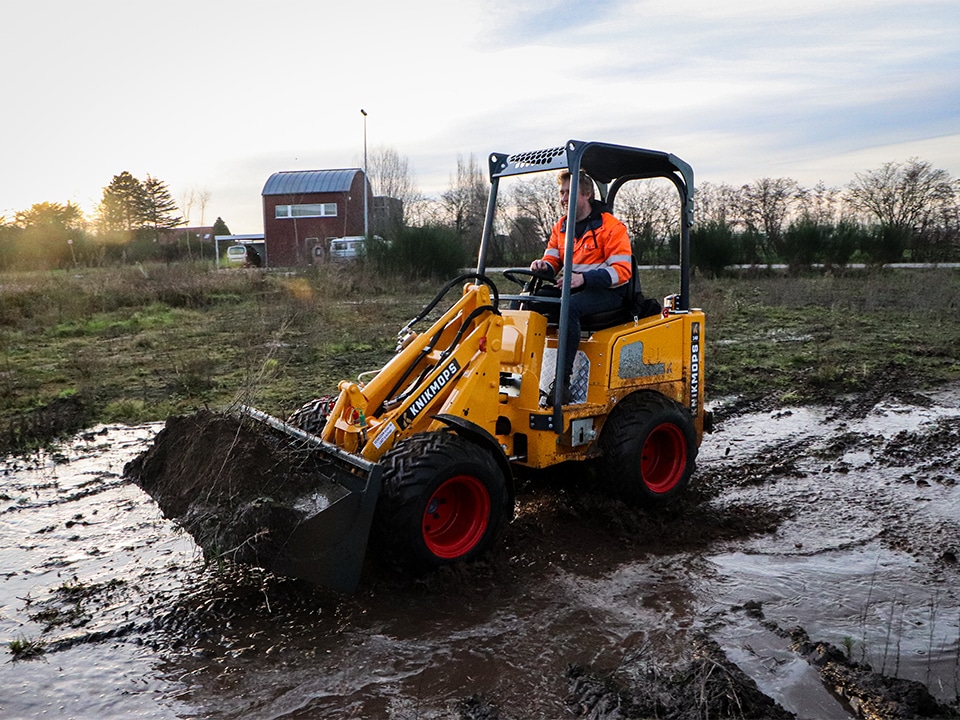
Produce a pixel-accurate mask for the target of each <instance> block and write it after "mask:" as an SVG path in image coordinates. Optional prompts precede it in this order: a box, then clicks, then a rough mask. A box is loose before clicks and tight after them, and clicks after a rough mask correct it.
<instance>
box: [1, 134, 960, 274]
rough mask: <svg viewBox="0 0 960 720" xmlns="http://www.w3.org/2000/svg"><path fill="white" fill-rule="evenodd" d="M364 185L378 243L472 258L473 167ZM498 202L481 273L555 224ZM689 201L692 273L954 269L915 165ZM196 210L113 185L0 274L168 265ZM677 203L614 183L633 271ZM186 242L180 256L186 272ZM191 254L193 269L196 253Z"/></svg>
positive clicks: (666, 195)
mask: <svg viewBox="0 0 960 720" xmlns="http://www.w3.org/2000/svg"><path fill="white" fill-rule="evenodd" d="M368 173H369V180H370V183H371V186H372V188H373V191H374V194H375V195H387V196H389V197H395V198H398V199H400V200H402V201H403V216H402V218H401V220H400V223H399V225H400V227H397V228H393V229H388V230H387V232H388V234H389V233H390V232H393V233H394V234H397V235H398V236H402V237H409V236H410V233H411V231H413V230H416V229H417V228H431V232H432V235H431V237H433V238H434V242H437V243H450V242H455V243H456V244H457V245H459V248H458V249H459V251H460V252H459V253H457V257H459V256H462V257H463V259H464V261H465V262H469V258H470V257H471V256H473V255H475V253H476V249H477V247H478V245H479V241H480V234H481V230H482V227H483V221H484V217H485V214H486V203H487V194H488V188H489V181H488V178H487V176H486V173H485V171H484V170H483V169H482V168H481V166H480V164H479V163H478V162H477V160H476V159H475V157H474V156H473V155H470V156H468V157H467V158H464V157H463V156H458V158H457V167H456V172H455V174H451V177H450V183H449V187H448V189H447V190H446V191H444V192H442V193H440V194H439V196H438V197H436V198H428V197H425V196H423V194H422V193H421V192H420V191H419V189H418V187H417V184H416V180H415V177H414V174H413V171H412V170H411V168H410V164H409V161H408V160H407V159H406V158H404V157H402V156H400V155H399V154H398V153H397V152H396V150H394V149H392V148H380V149H378V150H375V151H374V153H373V154H372V156H371V162H370V163H369V165H368ZM505 190H506V192H503V193H501V195H500V197H499V198H498V202H499V203H500V205H501V207H500V208H498V213H497V218H498V223H499V224H498V227H497V228H495V237H494V243H493V247H492V257H491V258H489V261H490V262H491V263H497V264H525V263H526V262H529V259H530V258H531V257H533V256H536V255H537V254H539V253H540V252H541V251H542V248H543V244H544V243H545V241H546V238H547V237H548V236H549V232H550V228H551V227H552V225H553V224H554V223H555V222H556V220H557V218H558V217H559V214H560V213H561V209H560V208H559V206H558V203H557V185H556V179H555V177H554V176H553V175H552V174H546V173H544V174H536V175H532V176H530V177H529V179H527V178H524V179H512V182H511V183H510V184H509V186H508V187H507V188H505ZM694 200H695V206H696V209H695V224H694V228H693V231H692V243H691V245H692V252H693V261H694V264H695V265H696V266H698V267H700V268H701V269H702V270H704V271H706V272H711V273H718V272H721V271H722V269H723V268H724V267H726V266H728V265H732V264H737V263H740V264H766V263H772V262H785V263H788V264H790V265H791V266H797V267H802V266H807V265H810V264H813V263H816V262H822V263H826V264H832V265H845V264H847V263H849V262H851V261H854V260H859V261H865V262H870V263H875V264H881V263H890V262H897V261H916V262H946V261H951V260H960V181H958V180H957V179H955V178H953V177H952V176H951V175H950V174H949V173H948V172H947V171H945V170H942V169H937V168H935V167H934V166H933V165H932V164H931V163H930V162H927V161H924V160H920V159H918V158H911V159H910V160H907V161H904V162H887V163H884V164H883V165H881V166H880V167H879V168H876V169H874V170H869V171H865V172H862V173H857V174H856V175H855V177H854V179H853V180H852V181H850V182H849V183H848V184H847V185H845V186H843V187H829V186H827V185H825V184H824V183H822V182H820V183H817V184H816V185H814V186H813V187H805V186H803V185H801V184H800V183H799V182H797V181H796V180H794V179H792V178H769V177H768V178H759V179H757V180H754V181H752V182H750V183H748V184H745V185H742V186H740V187H736V186H733V185H730V184H728V183H722V182H721V183H716V182H712V181H705V182H703V183H701V184H699V185H698V186H697V187H696V189H695V194H694ZM209 201H210V193H209V191H203V192H201V193H200V194H199V195H198V194H196V193H194V192H189V193H185V194H184V195H183V197H182V199H181V202H180V204H179V206H178V203H177V202H176V201H175V200H174V199H173V197H172V195H171V193H170V191H169V189H168V187H167V185H166V183H164V182H163V181H162V180H159V179H157V178H154V177H153V176H151V175H149V174H148V175H147V178H146V180H144V181H140V180H138V179H137V178H135V177H133V176H132V175H131V174H130V173H129V172H127V171H123V172H121V173H119V174H118V175H115V176H114V177H113V178H112V180H111V181H110V183H109V184H108V185H107V186H106V187H104V188H103V194H102V198H101V201H100V203H99V205H98V207H97V211H96V215H95V217H94V218H93V219H92V220H90V221H88V220H87V219H86V218H85V217H84V215H83V213H82V211H81V210H80V208H79V207H78V206H76V205H75V204H73V203H71V202H67V203H65V204H62V203H53V202H43V203H37V204H35V205H33V206H32V207H31V208H29V209H28V210H24V211H21V212H17V213H16V215H15V216H14V218H13V219H12V221H7V220H6V218H0V269H3V268H10V267H33V266H38V265H41V266H52V267H57V266H66V265H69V264H79V263H88V264H95V263H102V262H105V261H110V260H119V261H121V262H122V261H124V259H134V258H138V259H142V258H143V257H144V256H145V257H147V258H152V257H154V256H157V255H161V256H162V255H164V254H165V255H166V257H164V258H162V259H167V260H170V259H176V258H177V257H180V256H182V255H183V253H182V252H179V251H178V252H171V251H170V250H167V251H166V252H165V253H158V252H157V249H156V248H154V249H153V252H151V251H150V249H149V245H151V244H156V243H157V241H158V240H159V239H160V237H161V235H162V234H163V233H166V232H168V231H172V230H175V229H176V228H177V227H180V226H182V225H184V224H185V221H184V219H183V218H184V217H189V214H190V211H191V207H192V206H193V204H194V203H196V202H199V204H200V207H201V214H202V213H203V212H204V210H205V207H206V205H207V203H209ZM678 202H679V201H678V198H677V195H676V190H675V188H674V187H673V185H672V184H671V183H669V182H667V181H655V180H654V181H643V182H636V183H628V184H627V185H626V186H624V187H623V188H622V189H621V191H620V193H619V194H618V196H617V199H616V207H615V208H614V212H615V214H616V215H617V217H619V218H620V219H621V220H622V221H623V222H624V223H625V224H626V225H627V228H628V230H629V232H630V235H631V238H632V242H633V248H634V254H635V255H636V256H637V260H638V262H639V263H641V264H667V263H671V262H676V258H677V252H678V250H677V248H678V244H679V226H678V222H679V213H678V212H677V205H678ZM215 226H216V227H218V230H217V234H229V229H228V228H227V226H226V223H224V222H223V220H222V219H221V218H219V217H218V218H217V222H216V225H215ZM438 231H439V233H438ZM187 242H188V246H187V252H186V255H185V256H186V257H189V258H192V257H193V252H192V248H191V247H190V245H189V238H188V239H187ZM117 248H121V250H120V251H119V253H118V252H117ZM199 249H200V250H201V256H202V245H200V248H199ZM108 250H109V251H108ZM420 257H421V258H422V257H425V256H424V255H423V254H422V253H421V254H420ZM457 257H453V256H451V262H455V261H456V260H457Z"/></svg>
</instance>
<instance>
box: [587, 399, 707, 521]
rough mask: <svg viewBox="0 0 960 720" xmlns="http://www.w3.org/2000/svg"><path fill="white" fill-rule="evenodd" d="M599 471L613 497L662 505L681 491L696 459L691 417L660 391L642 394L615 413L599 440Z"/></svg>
mask: <svg viewBox="0 0 960 720" xmlns="http://www.w3.org/2000/svg"><path fill="white" fill-rule="evenodd" d="M600 448H601V451H602V453H603V459H602V462H601V472H602V473H603V478H604V480H605V481H606V482H607V483H608V485H609V486H610V487H611V489H612V490H613V491H614V493H615V494H617V495H619V496H621V497H622V498H624V499H625V500H629V501H632V502H638V503H646V504H650V503H663V502H667V501H669V500H672V499H674V498H675V497H676V496H677V495H679V494H680V493H681V492H683V490H684V488H685V487H686V486H687V484H688V483H689V482H690V476H691V475H692V474H693V470H694V467H695V465H696V457H697V441H696V432H695V430H694V426H693V418H692V417H691V415H690V413H689V412H687V411H686V410H684V409H683V408H681V407H680V406H679V405H678V404H677V403H675V402H673V401H671V400H669V399H667V398H666V397H664V396H663V395H661V394H659V393H656V392H638V393H636V394H634V395H631V396H630V397H628V398H626V399H624V400H623V401H622V402H621V403H620V404H619V405H618V406H617V407H616V408H615V409H614V410H613V412H612V413H611V415H610V418H609V419H608V420H607V422H606V424H605V425H604V427H603V430H602V432H601V435H600Z"/></svg>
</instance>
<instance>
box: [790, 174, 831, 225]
mask: <svg viewBox="0 0 960 720" xmlns="http://www.w3.org/2000/svg"><path fill="white" fill-rule="evenodd" d="M796 199H797V203H796V204H797V210H798V211H799V213H800V215H801V216H802V219H804V220H809V221H813V222H815V223H817V224H819V225H833V224H835V223H836V222H838V221H839V219H840V215H841V212H842V202H841V201H842V197H841V193H840V190H839V189H837V188H834V187H827V185H826V184H825V183H824V182H823V181H822V180H821V181H820V182H818V183H817V184H816V185H814V186H813V188H810V189H808V188H798V190H797V198H796Z"/></svg>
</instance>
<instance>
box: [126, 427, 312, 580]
mask: <svg viewBox="0 0 960 720" xmlns="http://www.w3.org/2000/svg"><path fill="white" fill-rule="evenodd" d="M320 470H321V467H320V465H319V463H318V461H317V460H316V458H315V456H314V455H312V454H311V452H310V450H309V448H305V447H304V446H303V445H300V444H295V443H294V442H291V439H290V438H289V437H287V436H286V435H284V434H283V433H280V432H279V431H276V430H273V429H271V428H269V427H267V426H265V425H261V424H259V423H254V422H253V421H249V420H240V419H238V418H236V417H233V416H231V415H226V414H220V413H213V412H210V411H207V410H203V411H200V412H197V413H195V414H193V415H188V416H176V417H171V418H168V420H167V422H166V425H165V426H164V428H163V430H161V431H160V432H159V433H158V434H157V437H156V439H155V440H154V443H153V445H152V446H151V447H150V448H149V449H148V450H147V451H146V452H144V453H143V454H142V455H140V456H138V457H137V458H135V459H134V460H131V461H130V462H129V463H127V465H126V466H125V467H124V471H123V472H124V477H126V478H127V479H129V480H132V481H133V482H135V483H136V484H137V485H139V486H140V487H141V488H142V489H143V490H144V491H146V492H147V493H148V494H149V495H150V496H151V497H153V499H154V500H155V501H156V502H157V504H158V505H159V506H160V509H161V511H162V512H163V514H164V515H165V516H166V517H168V518H170V519H172V520H175V521H176V522H177V523H178V524H179V525H180V526H181V527H183V528H184V529H185V530H186V531H187V532H188V533H190V534H191V535H192V536H193V538H194V539H195V540H196V541H197V544H198V545H199V546H200V547H201V548H202V549H203V551H204V555H205V556H206V557H207V558H208V559H219V558H229V559H231V560H233V561H235V562H240V563H247V564H251V565H259V566H261V567H267V568H269V567H271V566H272V565H273V564H274V560H275V559H276V558H277V557H278V556H279V555H280V554H282V552H283V545H284V543H285V541H286V540H287V538H289V536H290V534H291V532H292V531H293V529H294V528H295V527H296V526H297V524H298V523H299V522H300V520H301V515H300V513H299V512H298V511H297V510H296V509H295V508H294V505H295V503H296V500H297V499H298V498H299V497H301V496H302V495H304V494H305V493H307V492H309V491H310V490H311V488H313V487H315V486H316V485H317V483H318V481H319V474H320Z"/></svg>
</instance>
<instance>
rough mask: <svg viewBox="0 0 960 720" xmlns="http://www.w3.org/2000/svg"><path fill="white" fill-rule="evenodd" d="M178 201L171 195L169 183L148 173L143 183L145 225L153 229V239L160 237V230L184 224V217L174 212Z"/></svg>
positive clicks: (143, 217) (143, 216) (143, 220)
mask: <svg viewBox="0 0 960 720" xmlns="http://www.w3.org/2000/svg"><path fill="white" fill-rule="evenodd" d="M176 210H177V203H176V202H175V201H174V199H173V197H171V195H170V190H169V188H167V184H166V183H165V182H163V181H162V180H158V179H157V178H155V177H152V176H150V175H147V179H146V181H144V183H143V208H142V216H141V217H142V222H143V226H144V227H147V228H149V229H150V230H151V232H152V235H153V241H154V242H156V241H157V240H158V239H159V237H160V230H166V229H170V228H175V227H177V226H178V225H181V224H183V218H182V217H180V216H179V215H175V214H174V213H175V212H176Z"/></svg>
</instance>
